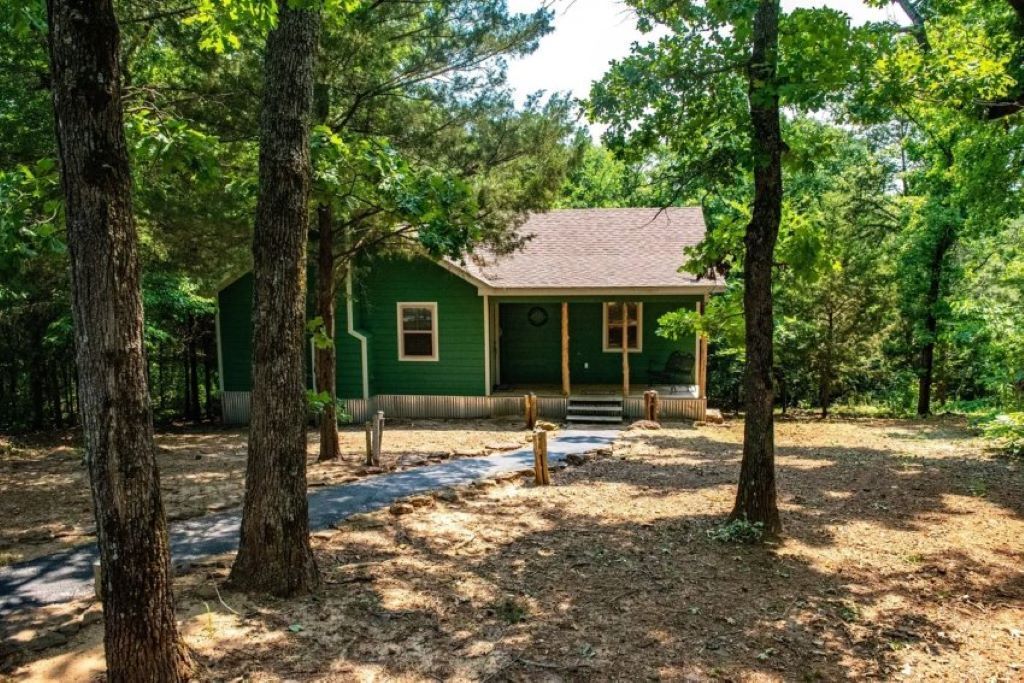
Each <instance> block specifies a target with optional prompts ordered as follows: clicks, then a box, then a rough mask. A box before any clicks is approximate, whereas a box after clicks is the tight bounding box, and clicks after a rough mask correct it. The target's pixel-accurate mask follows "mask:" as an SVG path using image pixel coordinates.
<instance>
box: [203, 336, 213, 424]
mask: <svg viewBox="0 0 1024 683" xmlns="http://www.w3.org/2000/svg"><path fill="white" fill-rule="evenodd" d="M203 389H204V391H205V393H206V396H205V398H206V419H207V420H209V421H211V422H212V421H213V335H211V334H210V333H209V331H207V333H206V334H204V335H203Z"/></svg>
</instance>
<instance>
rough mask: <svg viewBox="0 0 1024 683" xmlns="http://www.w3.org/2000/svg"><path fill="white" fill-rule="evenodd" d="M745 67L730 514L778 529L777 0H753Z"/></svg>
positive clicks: (779, 183)
mask: <svg viewBox="0 0 1024 683" xmlns="http://www.w3.org/2000/svg"><path fill="white" fill-rule="evenodd" d="M752 38H753V49H752V50H751V64H750V67H749V70H748V80H749V98H750V119H751V152H752V156H753V159H754V207H753V213H752V215H751V219H750V224H749V225H748V226H747V234H746V237H745V238H744V244H745V246H746V260H745V263H744V292H743V305H744V311H745V316H746V342H747V365H746V368H745V373H744V389H745V394H746V397H745V399H746V419H745V422H744V431H743V462H742V465H741V466H740V481H739V488H738V490H737V492H736V504H735V506H734V507H733V510H732V514H731V515H730V518H731V519H734V520H735V519H743V520H747V521H749V522H752V523H761V524H763V525H764V531H765V533H766V534H767V535H769V536H775V535H777V534H778V533H779V532H780V531H781V530H782V524H781V522H780V520H779V509H778V503H777V501H776V493H775V423H774V422H775V420H774V415H773V413H772V411H773V409H774V391H773V388H772V364H773V357H774V348H773V342H772V332H773V328H774V323H773V319H772V265H773V261H774V254H775V242H776V240H777V239H778V234H779V223H780V222H781V217H782V150H783V142H782V132H781V126H780V122H779V94H778V88H777V70H778V43H779V2H778V0H760V1H759V2H758V5H757V10H756V12H755V15H754V31H753V36H752Z"/></svg>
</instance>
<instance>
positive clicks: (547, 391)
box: [491, 384, 697, 398]
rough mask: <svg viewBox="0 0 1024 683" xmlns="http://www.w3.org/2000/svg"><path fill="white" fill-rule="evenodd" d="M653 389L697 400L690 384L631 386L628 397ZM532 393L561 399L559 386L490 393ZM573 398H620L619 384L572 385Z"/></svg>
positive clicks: (513, 387) (666, 395)
mask: <svg viewBox="0 0 1024 683" xmlns="http://www.w3.org/2000/svg"><path fill="white" fill-rule="evenodd" d="M649 389H654V390H655V391H657V392H658V395H659V396H660V397H662V398H697V387H696V386H694V385H691V384H676V385H674V386H669V385H667V384H666V385H661V384H659V385H656V386H644V385H639V386H631V387H630V388H629V395H630V396H637V397H640V396H643V395H644V392H645V391H647V390H649ZM531 392H532V393H534V394H536V395H537V396H542V397H557V398H561V397H562V385H560V384H514V385H501V386H499V387H495V388H494V390H493V391H491V395H492V396H525V395H526V394H529V393H531ZM572 395H573V396H622V385H621V384H573V385H572Z"/></svg>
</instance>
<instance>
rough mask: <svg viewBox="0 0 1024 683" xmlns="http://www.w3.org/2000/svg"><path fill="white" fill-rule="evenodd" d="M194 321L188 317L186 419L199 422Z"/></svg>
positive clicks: (197, 368) (191, 317) (193, 318)
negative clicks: (187, 400)
mask: <svg viewBox="0 0 1024 683" xmlns="http://www.w3.org/2000/svg"><path fill="white" fill-rule="evenodd" d="M196 334H197V332H196V319H195V317H194V316H192V315H189V317H188V379H187V380H186V381H187V382H188V387H189V389H188V399H189V402H188V419H190V420H191V421H193V422H199V410H200V408H199V355H198V353H197V350H196Z"/></svg>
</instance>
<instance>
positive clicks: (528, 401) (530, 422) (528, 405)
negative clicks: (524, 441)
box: [523, 392, 538, 429]
mask: <svg viewBox="0 0 1024 683" xmlns="http://www.w3.org/2000/svg"><path fill="white" fill-rule="evenodd" d="M523 405H524V407H525V410H526V428H527V429H533V428H534V427H535V426H536V424H537V415H538V410H537V395H536V394H534V393H533V392H530V393H529V394H527V395H526V396H525V397H524V399H523Z"/></svg>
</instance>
